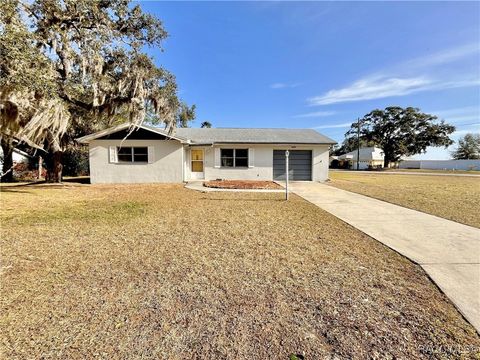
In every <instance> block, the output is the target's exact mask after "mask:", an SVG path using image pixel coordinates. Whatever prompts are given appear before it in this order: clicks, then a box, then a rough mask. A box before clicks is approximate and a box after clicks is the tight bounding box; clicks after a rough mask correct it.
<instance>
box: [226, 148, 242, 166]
mask: <svg viewBox="0 0 480 360" xmlns="http://www.w3.org/2000/svg"><path fill="white" fill-rule="evenodd" d="M220 153H221V156H220V157H221V164H222V167H248V149H221V150H220Z"/></svg>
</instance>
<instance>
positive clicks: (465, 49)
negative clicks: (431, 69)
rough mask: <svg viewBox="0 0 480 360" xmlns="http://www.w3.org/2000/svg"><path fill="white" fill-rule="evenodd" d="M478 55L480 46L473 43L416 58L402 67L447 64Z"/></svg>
mask: <svg viewBox="0 0 480 360" xmlns="http://www.w3.org/2000/svg"><path fill="white" fill-rule="evenodd" d="M478 53H480V45H479V43H477V42H475V43H470V44H464V45H461V46H458V47H455V48H451V49H445V50H443V51H439V52H436V53H433V54H429V55H426V56H422V57H418V58H416V59H413V60H410V61H407V62H406V63H404V64H403V65H404V66H408V67H427V66H434V65H440V64H447V63H452V62H455V61H457V60H460V59H463V58H465V57H468V56H471V55H475V54H478Z"/></svg>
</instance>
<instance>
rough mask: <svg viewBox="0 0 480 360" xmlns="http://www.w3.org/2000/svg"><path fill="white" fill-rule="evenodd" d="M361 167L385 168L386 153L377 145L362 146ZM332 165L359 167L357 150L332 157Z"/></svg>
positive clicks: (348, 167)
mask: <svg viewBox="0 0 480 360" xmlns="http://www.w3.org/2000/svg"><path fill="white" fill-rule="evenodd" d="M359 153H360V161H359V169H361V170H365V169H368V168H383V161H384V159H385V155H384V153H383V150H382V149H380V148H377V147H364V148H360V151H359ZM330 166H331V167H336V168H343V169H356V168H357V150H354V151H350V152H349V153H346V154H342V155H339V156H332V157H331V158H330Z"/></svg>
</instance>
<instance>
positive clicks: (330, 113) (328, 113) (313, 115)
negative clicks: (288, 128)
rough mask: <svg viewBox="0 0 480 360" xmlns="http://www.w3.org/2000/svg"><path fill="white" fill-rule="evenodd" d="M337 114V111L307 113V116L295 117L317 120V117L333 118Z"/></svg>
mask: <svg viewBox="0 0 480 360" xmlns="http://www.w3.org/2000/svg"><path fill="white" fill-rule="evenodd" d="M336 113H337V112H336V111H315V112H311V113H306V114H298V115H294V116H293V117H294V118H316V117H325V116H331V115H335V114H336Z"/></svg>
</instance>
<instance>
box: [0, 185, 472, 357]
mask: <svg viewBox="0 0 480 360" xmlns="http://www.w3.org/2000/svg"><path fill="white" fill-rule="evenodd" d="M2 190H3V191H2V193H1V211H0V215H1V225H2V226H1V303H0V305H1V308H0V335H1V342H0V346H1V351H2V355H0V357H1V358H4V359H30V358H31V359H53V358H64V359H93V358H103V359H127V358H129V359H139V358H142V359H150V358H162V359H186V358H188V359H193V358H202V359H287V358H288V357H289V355H290V354H301V355H304V356H305V359H324V358H328V359H333V358H358V359H364V358H394V357H396V358H404V359H415V358H432V357H433V358H453V357H455V358H456V357H460V355H461V356H463V357H464V358H474V357H475V356H477V355H478V351H479V346H480V338H479V336H478V335H477V334H476V332H475V331H474V329H473V328H472V327H471V326H470V325H469V324H468V323H467V322H466V321H465V320H464V319H463V318H462V317H461V316H460V314H459V313H458V311H457V310H456V309H455V308H454V306H453V305H452V304H451V303H450V301H449V300H448V299H446V297H445V296H444V295H443V294H442V293H441V292H440V291H439V290H438V289H437V288H436V287H435V286H434V285H433V284H432V283H431V282H430V281H429V279H428V278H427V276H426V275H425V273H424V272H423V271H422V270H421V269H420V268H419V267H418V266H416V265H414V264H412V263H411V262H410V261H408V260H406V259H404V258H403V257H401V256H400V255H398V254H397V253H395V252H393V251H391V250H389V249H388V248H386V247H385V246H383V245H382V244H380V243H378V242H376V241H374V240H373V239H371V238H369V237H368V236H366V235H364V234H362V233H360V232H359V231H357V230H355V229H353V228H351V227H349V226H347V225H346V224H344V223H343V222H342V221H340V220H338V219H336V218H335V217H333V216H331V215H329V214H328V213H326V212H324V211H322V210H320V209H318V208H317V207H315V206H314V205H312V204H310V203H308V202H306V201H303V200H302V199H300V198H299V197H296V196H292V197H291V200H290V201H288V202H285V201H283V200H282V198H283V195H282V194H258V193H255V194H253V193H218V192H216V193H207V194H205V193H198V192H194V191H191V190H187V189H184V188H182V187H181V186H176V185H171V186H166V185H163V186H162V185H137V186H135V185H130V186H127V185H125V186H120V185H118V186H89V185H69V186H59V187H55V186H33V187H28V186H27V187H8V188H5V187H4V188H3V189H2Z"/></svg>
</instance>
